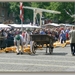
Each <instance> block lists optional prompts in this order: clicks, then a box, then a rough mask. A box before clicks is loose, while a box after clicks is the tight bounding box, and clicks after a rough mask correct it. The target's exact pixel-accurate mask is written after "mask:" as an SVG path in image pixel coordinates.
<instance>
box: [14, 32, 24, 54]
mask: <svg viewBox="0 0 75 75" xmlns="http://www.w3.org/2000/svg"><path fill="white" fill-rule="evenodd" d="M21 34H22V32H18V33H17V35H16V36H15V37H14V45H15V46H16V45H17V49H16V52H17V55H19V54H20V53H21V54H23V44H24V39H23V36H22V35H21ZM20 45H21V50H20V48H19V46H20Z"/></svg>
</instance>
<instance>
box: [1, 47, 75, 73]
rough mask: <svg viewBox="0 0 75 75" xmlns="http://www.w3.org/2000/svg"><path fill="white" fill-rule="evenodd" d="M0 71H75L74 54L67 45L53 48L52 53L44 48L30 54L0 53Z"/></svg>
mask: <svg viewBox="0 0 75 75" xmlns="http://www.w3.org/2000/svg"><path fill="white" fill-rule="evenodd" d="M0 72H75V56H72V55H71V51H70V47H69V46H66V47H65V48H62V47H58V48H54V50H53V54H52V55H50V54H49V53H47V54H46V50H45V49H43V50H37V51H36V54H32V55H29V54H23V55H16V53H0Z"/></svg>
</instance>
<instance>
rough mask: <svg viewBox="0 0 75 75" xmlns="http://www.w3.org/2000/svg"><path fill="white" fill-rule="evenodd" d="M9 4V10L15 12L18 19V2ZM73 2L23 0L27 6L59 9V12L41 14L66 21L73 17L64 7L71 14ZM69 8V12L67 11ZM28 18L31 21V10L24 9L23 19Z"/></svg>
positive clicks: (73, 10)
mask: <svg viewBox="0 0 75 75" xmlns="http://www.w3.org/2000/svg"><path fill="white" fill-rule="evenodd" d="M9 4H10V12H15V13H16V16H17V17H18V19H19V15H20V8H19V5H20V3H19V2H9ZM74 4H75V3H74V2H23V5H24V6H29V7H37V8H43V9H48V10H55V11H60V12H61V14H52V13H45V12H44V13H43V16H44V17H46V18H49V19H52V20H56V19H57V20H58V21H61V22H66V21H72V20H73V18H71V17H70V16H69V15H68V14H67V13H66V12H65V10H64V9H66V10H67V11H68V12H69V13H70V14H71V15H72V14H74V13H75V9H74ZM69 9H70V10H71V12H70V11H69ZM27 18H29V19H30V20H31V21H33V10H29V9H24V19H25V20H26V19H27Z"/></svg>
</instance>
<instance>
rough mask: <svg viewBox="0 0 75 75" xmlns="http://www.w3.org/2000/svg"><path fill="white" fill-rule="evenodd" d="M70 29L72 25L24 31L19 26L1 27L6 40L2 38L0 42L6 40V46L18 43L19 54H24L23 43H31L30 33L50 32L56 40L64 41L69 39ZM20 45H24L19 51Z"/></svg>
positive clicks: (0, 31)
mask: <svg viewBox="0 0 75 75" xmlns="http://www.w3.org/2000/svg"><path fill="white" fill-rule="evenodd" d="M70 30H71V27H54V28H40V29H33V30H29V29H28V30H26V29H23V31H21V29H18V28H14V29H12V28H4V29H0V36H4V40H0V43H1V44H2V42H4V44H3V46H4V48H5V47H10V46H16V45H17V50H16V51H17V54H20V53H21V54H23V45H25V46H26V47H27V45H28V44H30V35H32V34H35V35H36V34H41V35H44V34H49V35H52V36H53V37H54V38H55V40H56V41H60V43H64V42H66V40H69V32H70ZM19 45H21V46H22V50H21V52H20V51H19Z"/></svg>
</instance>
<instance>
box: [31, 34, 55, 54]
mask: <svg viewBox="0 0 75 75" xmlns="http://www.w3.org/2000/svg"><path fill="white" fill-rule="evenodd" d="M30 40H31V41H34V43H33V45H32V52H33V53H35V52H36V51H35V50H36V49H37V46H38V45H42V47H44V44H45V45H46V47H45V48H46V53H47V48H49V53H50V54H52V53H53V48H54V47H53V43H54V42H55V39H54V37H52V36H50V35H40V34H35V35H30Z"/></svg>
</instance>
